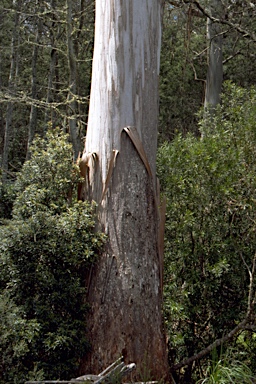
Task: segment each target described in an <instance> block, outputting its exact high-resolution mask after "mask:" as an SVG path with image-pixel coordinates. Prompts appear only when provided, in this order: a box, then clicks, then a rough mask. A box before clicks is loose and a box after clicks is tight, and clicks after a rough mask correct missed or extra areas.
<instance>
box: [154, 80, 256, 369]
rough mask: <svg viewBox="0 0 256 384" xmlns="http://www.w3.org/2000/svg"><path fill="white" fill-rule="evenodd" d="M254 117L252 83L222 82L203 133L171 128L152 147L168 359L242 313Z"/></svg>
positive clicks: (254, 176)
mask: <svg viewBox="0 0 256 384" xmlns="http://www.w3.org/2000/svg"><path fill="white" fill-rule="evenodd" d="M255 121H256V91H255V89H252V90H251V91H250V92H248V90H243V89H241V88H238V87H235V86H234V85H233V84H230V83H228V84H226V88H225V93H224V96H223V105H222V106H221V107H219V110H218V111H217V112H216V115H215V117H214V118H209V119H204V120H202V122H201V130H202V131H203V138H201V139H200V138H195V137H194V136H192V135H188V136H187V137H186V138H182V137H181V135H179V136H177V137H176V138H175V140H174V141H173V142H172V143H171V144H170V143H165V144H164V145H163V146H162V147H161V148H160V150H159V154H158V170H159V177H160V181H161V184H162V186H163V191H164V194H165V195H166V196H167V221H166V251H165V289H164V299H165V318H166V323H167V327H168V330H169V337H170V344H171V346H172V349H171V350H170V356H171V359H172V361H173V362H174V361H180V360H181V359H182V358H184V357H188V356H191V355H193V354H195V353H197V352H199V351H200V350H201V349H203V348H204V347H205V346H207V345H208V344H210V343H211V342H212V341H213V340H215V339H216V338H220V337H222V335H223V334H224V333H226V332H228V331H229V330H231V329H232V328H233V327H234V326H235V325H236V324H237V322H239V321H240V320H241V319H242V318H243V316H244V315H245V311H246V306H247V295H248V284H249V280H248V271H247V266H249V268H251V264H252V259H253V257H254V254H255V249H256V231H255V230H256V226H255V223H256V205H255V204H256V129H255ZM189 370H191V367H188V369H187V372H188V371H189Z"/></svg>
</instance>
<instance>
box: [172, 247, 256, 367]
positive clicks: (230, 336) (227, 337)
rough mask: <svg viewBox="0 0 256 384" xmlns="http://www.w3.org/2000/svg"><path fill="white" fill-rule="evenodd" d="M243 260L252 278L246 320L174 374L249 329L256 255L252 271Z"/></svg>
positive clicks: (181, 363)
mask: <svg viewBox="0 0 256 384" xmlns="http://www.w3.org/2000/svg"><path fill="white" fill-rule="evenodd" d="M242 260H243V262H244V264H245V266H246V268H247V270H248V273H249V277H250V284H249V292H248V306H247V312H246V315H245V318H244V319H243V320H242V321H241V322H240V323H239V324H238V325H237V326H236V327H235V328H234V329H232V330H231V331H230V332H229V333H228V334H227V335H225V336H223V337H222V338H221V339H217V340H215V341H214V342H213V343H212V344H210V345H208V347H206V348H205V349H203V350H202V351H200V352H199V353H197V354H196V355H194V356H191V357H189V358H187V359H185V360H183V361H181V362H180V363H178V364H175V365H173V366H172V367H171V371H172V372H173V371H177V370H178V369H181V368H183V367H185V366H186V365H190V364H192V363H193V362H194V361H196V360H199V359H201V358H202V357H204V356H206V355H208V354H209V353H210V352H211V351H212V350H213V349H215V348H217V347H219V346H220V345H222V344H224V343H225V342H226V341H228V340H231V339H232V338H233V337H234V336H235V335H236V334H237V333H238V332H239V331H242V330H244V329H246V328H247V325H248V323H249V321H250V320H251V315H252V312H253V309H254V304H255V292H254V289H253V283H254V276H255V269H256V253H255V255H254V258H253V262H252V270H250V269H249V267H248V264H247V263H246V262H245V261H244V258H243V256H242ZM253 296H254V297H253Z"/></svg>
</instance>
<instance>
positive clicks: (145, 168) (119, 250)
mask: <svg viewBox="0 0 256 384" xmlns="http://www.w3.org/2000/svg"><path fill="white" fill-rule="evenodd" d="M161 11H162V1H160V0H158V1H156V0H141V1H137V0H115V1H112V2H105V1H101V0H98V1H96V21H95V45H94V57H93V70H92V86H91V97H90V109H89V120H88V130H87V136H86V146H85V150H84V153H83V156H82V159H81V163H80V168H81V173H82V174H83V176H84V177H85V180H86V182H85V183H84V186H83V191H82V193H81V195H80V198H87V199H92V200H95V201H96V202H97V204H98V225H99V227H100V228H101V229H102V230H104V231H105V233H106V234H107V235H108V243H107V245H106V248H105V251H104V252H103V253H102V255H101V257H100V258H99V260H97V263H96V264H95V266H94V268H93V270H92V273H91V278H90V282H89V283H88V300H89V303H90V305H91V317H90V318H89V324H88V330H89V337H90V340H91V345H92V351H91V354H90V356H87V357H86V358H85V360H84V363H83V364H82V368H83V371H84V372H86V371H87V372H99V371H101V370H102V369H103V368H104V367H106V366H107V365H109V364H110V363H111V362H112V361H113V360H115V359H116V358H118V357H120V355H123V356H124V358H125V361H129V362H135V363H136V364H137V376H139V373H140V372H142V370H143V369H144V370H145V369H147V370H148V374H149V375H150V374H151V375H152V377H154V378H160V377H165V376H166V375H167V371H168V367H167V355H166V344H165V338H164V334H163V323H162V313H161V309H162V292H161V276H162V268H163V263H162V259H161V256H162V255H161V254H160V252H159V248H160V247H159V241H158V228H159V212H158V205H159V201H158V198H159V196H158V192H157V181H156V174H155V172H156V148H157V122H158V76H159V68H160V43H161ZM144 379H145V378H144Z"/></svg>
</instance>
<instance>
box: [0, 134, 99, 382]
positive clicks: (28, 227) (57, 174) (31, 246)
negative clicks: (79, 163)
mask: <svg viewBox="0 0 256 384" xmlns="http://www.w3.org/2000/svg"><path fill="white" fill-rule="evenodd" d="M79 180H80V178H79V174H78V172H77V169H76V166H75V165H74V164H72V151H71V146H70V145H69V144H68V143H67V138H66V136H64V135H63V134H61V133H60V132H59V131H56V132H49V133H48V135H47V138H46V141H45V142H43V141H42V139H39V138H37V140H36V141H35V145H34V146H33V149H32V157H31V160H29V161H27V162H26V163H25V164H24V167H23V169H22V171H21V173H20V174H19V176H18V178H17V182H16V192H17V198H16V200H15V202H14V207H13V212H12V215H13V219H12V220H10V222H9V223H8V225H5V226H3V227H2V233H1V239H0V240H1V245H0V248H1V256H0V271H1V272H0V287H1V292H0V293H1V295H2V296H1V297H2V298H3V300H4V301H3V303H5V304H4V308H7V309H6V310H5V312H4V313H5V318H6V324H7V325H6V330H7V331H5V330H4V329H1V331H0V343H1V344H0V348H1V349H2V350H5V352H4V355H3V357H1V359H2V360H3V361H2V362H1V364H0V367H2V368H1V369H0V381H1V380H2V381H4V382H5V383H9V382H17V383H19V382H24V381H25V378H28V377H31V375H33V376H37V375H38V374H39V373H40V377H45V378H47V379H48V380H49V379H61V378H66V379H70V378H71V377H72V376H74V375H75V374H76V372H77V368H78V365H79V361H80V358H81V357H82V356H84V354H85V353H86V352H87V351H88V349H89V345H88V342H87V338H86V317H87V316H88V307H87V304H86V281H85V277H86V273H87V271H88V269H89V268H90V266H91V265H92V263H93V262H94V260H95V258H96V256H97V253H98V252H99V249H100V248H101V246H102V244H103V242H104V237H103V235H102V234H100V233H97V232H96V231H95V222H94V218H93V216H94V213H93V212H94V206H93V205H91V204H89V203H88V202H81V201H79V202H77V201H76V198H75V197H74V196H73V197H72V196H71V192H72V190H73V191H75V188H76V186H77V183H78V182H79ZM15 313H17V321H18V323H17V322H16V320H15V322H14V323H15V324H17V327H12V328H11V329H9V327H11V324H12V322H11V321H10V319H12V321H14V320H13V319H14V317H15V316H16V315H15ZM8 324H9V325H8ZM19 324H20V325H19ZM23 324H24V325H23ZM21 327H23V328H24V332H23V331H21ZM26 330H27V331H26ZM6 332H7V333H6ZM28 334H29V335H30V336H29V337H28V336H27V335H28ZM7 342H8V343H9V347H8V348H7V349H5V348H6V347H5V346H6V345H7ZM22 343H23V344H24V346H25V347H24V349H22V348H20V345H22ZM17 349H18V350H19V354H17ZM6 361H8V364H6V363H5V362H6ZM17 367H18V369H17ZM38 372H39V373H38Z"/></svg>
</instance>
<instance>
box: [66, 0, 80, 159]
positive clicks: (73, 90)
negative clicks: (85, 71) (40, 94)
mask: <svg viewBox="0 0 256 384" xmlns="http://www.w3.org/2000/svg"><path fill="white" fill-rule="evenodd" d="M72 1H73V0H66V7H67V18H66V25H67V28H66V29H67V48H68V66H69V93H68V115H69V117H68V121H69V132H70V137H71V142H72V145H73V151H74V159H75V160H76V159H77V158H78V154H79V152H80V140H79V137H78V133H77V121H76V109H77V102H76V94H77V86H76V76H77V72H76V57H75V51H74V43H73V38H72V29H73V28H72Z"/></svg>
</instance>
